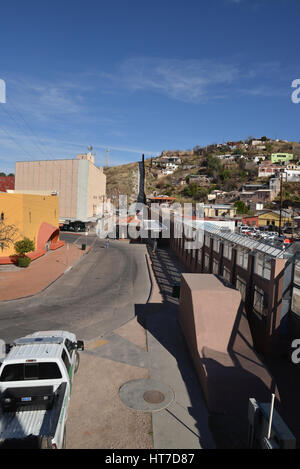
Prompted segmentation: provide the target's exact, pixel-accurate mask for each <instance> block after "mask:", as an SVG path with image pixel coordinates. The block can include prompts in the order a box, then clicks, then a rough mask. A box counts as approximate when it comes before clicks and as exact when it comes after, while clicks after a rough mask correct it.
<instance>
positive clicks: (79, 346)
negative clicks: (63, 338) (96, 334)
mask: <svg viewBox="0 0 300 469" xmlns="http://www.w3.org/2000/svg"><path fill="white" fill-rule="evenodd" d="M76 348H77V350H84V342H83V340H77V342H76Z"/></svg>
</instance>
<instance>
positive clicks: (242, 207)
mask: <svg viewBox="0 0 300 469" xmlns="http://www.w3.org/2000/svg"><path fill="white" fill-rule="evenodd" d="M234 206H235V207H236V209H237V210H236V211H237V213H238V214H243V213H248V207H247V205H246V204H245V203H244V202H243V201H242V200H237V201H236V202H235V203H234Z"/></svg>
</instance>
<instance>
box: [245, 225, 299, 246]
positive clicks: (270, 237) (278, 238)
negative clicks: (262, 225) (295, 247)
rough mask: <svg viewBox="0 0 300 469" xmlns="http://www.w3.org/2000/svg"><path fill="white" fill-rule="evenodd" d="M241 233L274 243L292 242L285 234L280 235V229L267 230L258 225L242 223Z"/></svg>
mask: <svg viewBox="0 0 300 469" xmlns="http://www.w3.org/2000/svg"><path fill="white" fill-rule="evenodd" d="M239 233H240V234H242V235H246V236H249V237H250V238H254V239H259V240H263V241H268V242H272V244H274V243H275V244H278V245H280V244H282V243H285V244H286V243H289V242H292V240H291V239H289V238H287V237H286V236H284V235H279V233H278V231H266V230H263V229H261V230H260V229H259V228H257V227H256V226H246V225H242V226H240V227H239Z"/></svg>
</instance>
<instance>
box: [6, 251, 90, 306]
mask: <svg viewBox="0 0 300 469" xmlns="http://www.w3.org/2000/svg"><path fill="white" fill-rule="evenodd" d="M88 250H89V248H88V249H87V250H86V251H82V250H81V248H79V246H76V245H74V244H69V245H65V246H63V247H61V248H59V249H57V250H56V251H49V252H48V253H47V254H46V255H44V256H43V257H40V258H39V259H36V260H35V261H32V262H31V264H30V265H29V267H27V268H21V267H16V266H2V269H1V271H0V301H8V300H14V299H18V298H24V297H27V296H32V295H35V294H37V293H39V292H40V291H42V290H44V289H45V288H47V287H48V286H49V285H50V284H51V283H53V282H54V281H55V280H57V278H58V277H60V276H61V275H63V274H64V272H65V271H66V270H67V269H69V268H70V267H71V266H72V265H74V263H75V262H76V261H78V260H79V259H80V258H81V257H82V256H83V255H84V254H85V253H87V252H88Z"/></svg>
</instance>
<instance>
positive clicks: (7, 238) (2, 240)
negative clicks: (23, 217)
mask: <svg viewBox="0 0 300 469" xmlns="http://www.w3.org/2000/svg"><path fill="white" fill-rule="evenodd" d="M17 235H18V229H17V228H16V226H15V225H7V224H6V223H4V222H3V221H0V247H1V250H2V251H3V250H4V249H7V248H9V247H10V246H11V244H13V243H14V242H15V239H16V237H17Z"/></svg>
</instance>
